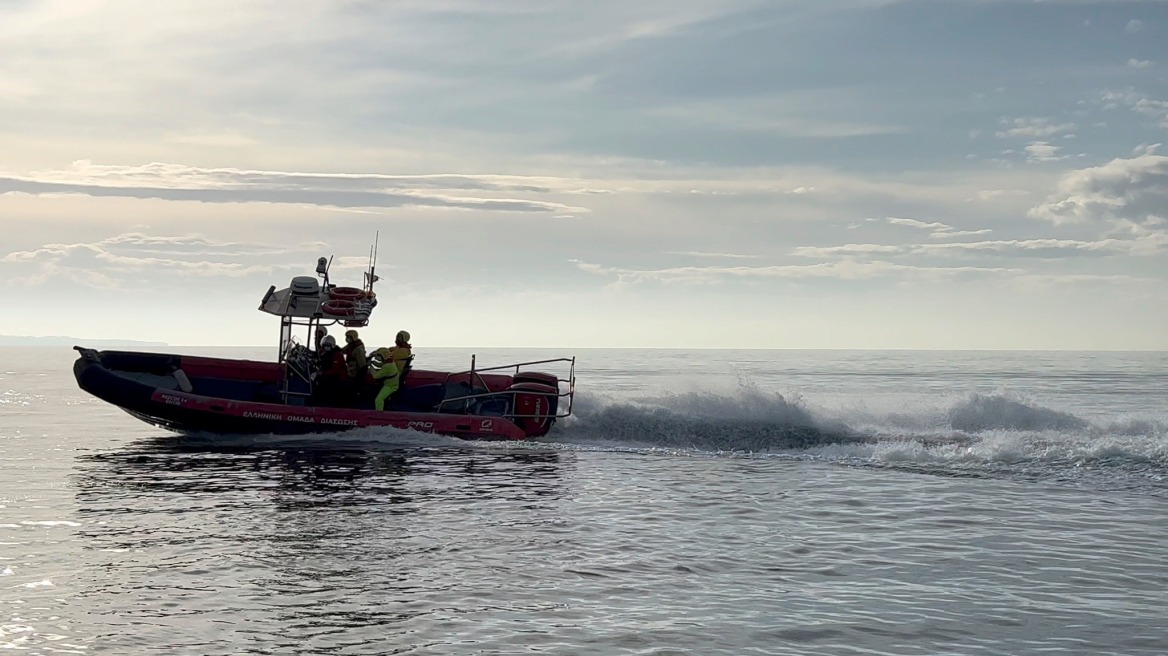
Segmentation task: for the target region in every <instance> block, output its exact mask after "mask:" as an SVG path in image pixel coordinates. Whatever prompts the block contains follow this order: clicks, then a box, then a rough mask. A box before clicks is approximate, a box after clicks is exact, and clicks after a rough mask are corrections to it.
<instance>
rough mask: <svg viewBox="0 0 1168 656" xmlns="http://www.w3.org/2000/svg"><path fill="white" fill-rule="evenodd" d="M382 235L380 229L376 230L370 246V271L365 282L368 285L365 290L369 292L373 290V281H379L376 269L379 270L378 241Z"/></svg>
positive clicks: (366, 274)
mask: <svg viewBox="0 0 1168 656" xmlns="http://www.w3.org/2000/svg"><path fill="white" fill-rule="evenodd" d="M380 236H381V232H380V231H377V232H374V233H373V245H372V246H370V247H369V271H367V272H366V273H365V282H366V287H367V289H366V290H365V291H368V292H371V291H373V283H375V282H377V281H378V277H377V274H376V273H374V271H376V270H377V241H378V238H379V237H380Z"/></svg>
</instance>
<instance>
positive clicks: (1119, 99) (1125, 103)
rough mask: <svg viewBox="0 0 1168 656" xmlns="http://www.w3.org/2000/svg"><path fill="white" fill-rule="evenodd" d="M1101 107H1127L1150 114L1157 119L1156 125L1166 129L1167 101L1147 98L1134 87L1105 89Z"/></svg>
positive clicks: (1167, 126)
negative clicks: (1118, 89) (1121, 89)
mask: <svg viewBox="0 0 1168 656" xmlns="http://www.w3.org/2000/svg"><path fill="white" fill-rule="evenodd" d="M1101 102H1102V106H1103V109H1118V108H1119V107H1127V108H1128V109H1130V110H1131V111H1133V112H1135V113H1137V114H1143V115H1144V116H1150V117H1152V118H1154V119H1156V120H1157V121H1158V126H1159V127H1161V128H1164V129H1166V130H1168V101H1165V100H1156V99H1154V98H1148V97H1146V96H1144V95H1143V94H1140V93H1137V92H1136V91H1135V90H1134V89H1126V90H1123V91H1107V92H1105V93H1104V94H1103V95H1102V97H1101Z"/></svg>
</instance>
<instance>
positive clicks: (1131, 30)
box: [1123, 18, 1144, 34]
mask: <svg viewBox="0 0 1168 656" xmlns="http://www.w3.org/2000/svg"><path fill="white" fill-rule="evenodd" d="M1143 29H1144V21H1142V20H1139V19H1138V18H1133V19H1131V20H1129V21H1128V22H1127V25H1125V26H1124V28H1123V31H1124V32H1127V33H1128V34H1135V33H1136V32H1140V31H1142V30H1143Z"/></svg>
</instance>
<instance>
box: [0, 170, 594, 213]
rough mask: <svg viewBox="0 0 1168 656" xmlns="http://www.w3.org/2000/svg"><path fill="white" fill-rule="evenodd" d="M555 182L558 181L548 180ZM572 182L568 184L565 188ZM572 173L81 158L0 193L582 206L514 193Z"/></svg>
mask: <svg viewBox="0 0 1168 656" xmlns="http://www.w3.org/2000/svg"><path fill="white" fill-rule="evenodd" d="M549 185H557V186H558V188H557V189H553V187H552V186H549ZM565 188H571V191H564V189H565ZM580 189H581V185H580V184H579V182H578V181H564V180H557V179H552V178H538V177H535V178H525V177H520V176H499V175H479V176H475V175H456V174H439V175H381V174H373V173H299V172H284V171H253V170H243V169H232V168H220V169H207V168H198V167H190V166H183V165H177V164H164V163H158V162H155V163H151V164H146V165H143V166H110V165H100V164H93V163H91V162H89V161H86V160H80V161H77V162H74V165H73V167H72V168H71V169H67V170H57V171H45V172H38V173H33V174H30V175H7V176H4V175H0V193H14V192H15V193H25V194H33V195H51V194H82V195H86V196H93V197H123V198H157V199H162V200H171V201H194V202H201V203H286V204H297V205H315V206H320V207H330V208H341V209H381V208H391V207H436V208H456V209H473V210H482V211H507V212H533V213H561V212H574V213H583V212H588V209H587V208H583V207H573V206H570V205H565V204H563V203H558V202H553V201H547V200H536V199H527V198H516V197H514V196H515V195H516V194H517V193H523V194H550V193H552V192H553V191H561V192H562V193H574V192H578V191H580Z"/></svg>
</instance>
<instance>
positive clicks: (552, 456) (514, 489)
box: [74, 437, 570, 510]
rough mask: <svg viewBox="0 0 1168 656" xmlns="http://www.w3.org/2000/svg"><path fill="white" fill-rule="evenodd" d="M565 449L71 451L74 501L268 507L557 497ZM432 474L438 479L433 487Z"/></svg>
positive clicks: (167, 442) (149, 443) (211, 446)
mask: <svg viewBox="0 0 1168 656" xmlns="http://www.w3.org/2000/svg"><path fill="white" fill-rule="evenodd" d="M565 456H568V457H569V458H570V454H564V453H562V452H557V451H542V450H536V449H531V448H522V449H506V448H493V449H492V448H482V447H479V446H476V445H467V446H441V447H433V446H395V447H388V448H375V447H369V446H362V447H355V446H351V445H350V446H341V447H331V446H322V445H310V446H304V445H295V446H279V445H273V444H264V445H224V444H215V443H207V442H191V441H188V440H184V439H181V438H173V437H166V438H153V439H147V440H141V441H138V442H135V443H131V444H129V445H128V446H126V447H125V448H122V449H118V450H114V451H104V452H99V453H91V454H80V455H79V456H78V457H77V472H76V474H75V477H74V480H75V482H76V483H77V489H78V494H77V496H78V500H79V501H81V502H83V503H82V507H83V508H84V507H85V506H86V502H94V501H100V500H111V499H120V500H123V501H131V500H134V499H135V498H146V497H150V496H151V495H160V494H181V495H216V494H220V495H226V496H229V495H232V494H238V493H241V492H247V491H250V492H252V493H259V494H264V493H271V495H269V496H270V500H271V502H273V503H275V504H276V506H277V507H279V508H281V509H284V510H293V509H296V508H300V507H316V506H329V505H338V506H344V507H349V506H352V505H364V504H373V505H382V504H402V503H409V502H418V501H425V500H427V499H426V498H427V497H430V496H440V497H444V498H447V499H448V500H457V498H458V497H460V496H464V497H467V498H483V497H492V498H504V499H516V498H545V497H551V498H554V497H557V496H559V495H560V494H562V489H561V483H562V481H561V475H562V471H561V470H562V468H563V464H564V463H563V460H564V458H565ZM439 479H441V483H442V484H441V485H435V484H434V483H436V482H438V480H439Z"/></svg>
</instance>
